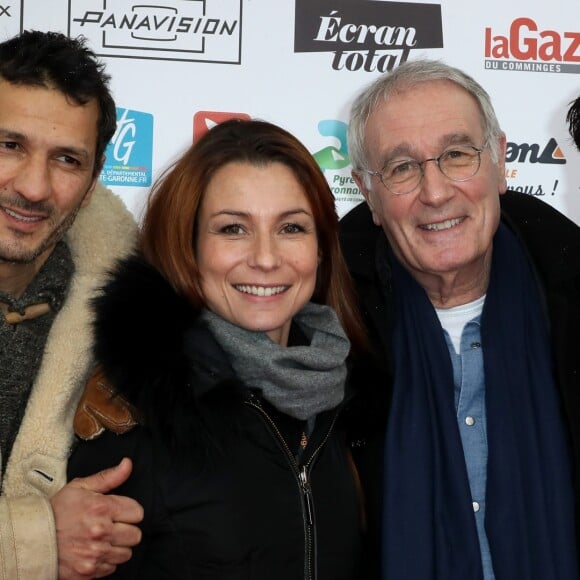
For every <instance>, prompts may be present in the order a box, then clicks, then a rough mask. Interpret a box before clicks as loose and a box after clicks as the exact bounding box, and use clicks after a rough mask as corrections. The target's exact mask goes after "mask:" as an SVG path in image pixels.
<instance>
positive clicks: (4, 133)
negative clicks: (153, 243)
mask: <svg viewBox="0 0 580 580" xmlns="http://www.w3.org/2000/svg"><path fill="white" fill-rule="evenodd" d="M103 68H104V67H103V65H102V64H101V63H99V62H98V61H97V60H96V58H95V55H94V53H93V52H92V51H90V50H89V49H88V48H87V47H86V46H85V44H84V41H83V40H82V39H76V40H75V39H69V38H67V37H66V36H64V35H62V34H57V33H50V32H48V33H45V32H37V31H29V32H24V33H23V34H21V35H19V36H16V37H14V38H12V39H10V40H7V41H5V42H3V43H1V44H0V367H1V368H2V373H1V374H0V456H1V470H0V481H1V485H2V487H1V495H0V578H1V579H2V580H17V579H33V578H34V579H56V578H57V577H58V578H60V579H78V578H89V577H90V578H94V577H102V576H106V575H108V574H110V573H111V572H113V571H114V569H115V567H116V565H117V564H119V563H121V562H124V561H126V560H128V559H129V558H130V556H131V547H132V546H134V545H135V544H136V543H138V541H139V540H140V531H139V529H138V527H137V526H136V525H135V524H136V523H138V522H139V521H140V520H141V518H142V509H141V507H140V506H139V505H138V504H137V503H136V502H134V501H133V500H130V499H128V498H124V497H120V496H115V495H106V493H107V492H109V491H111V490H112V489H114V488H116V487H117V486H119V485H120V484H122V483H123V482H124V481H125V480H126V479H127V477H128V476H129V474H130V471H131V463H130V462H129V460H124V461H123V462H122V463H121V464H120V465H119V466H116V467H112V468H111V469H109V470H106V471H104V472H101V473H98V474H95V475H94V476H92V477H88V478H85V479H83V480H80V479H79V480H75V481H72V482H70V483H68V484H66V462H67V458H68V455H69V453H70V448H71V445H72V443H73V429H72V418H73V415H74V411H75V409H76V405H77V402H78V399H79V397H80V394H81V392H82V390H83V387H84V383H85V380H86V378H87V375H88V373H89V372H90V371H91V367H92V358H91V347H92V340H91V320H92V319H91V312H90V299H91V298H92V297H93V296H94V295H95V291H96V289H97V288H98V287H99V286H100V285H101V284H102V282H103V280H104V276H105V275H106V272H107V270H108V269H109V268H110V267H111V266H112V264H113V263H114V261H115V260H116V259H117V258H119V257H121V256H123V255H125V254H126V253H127V252H128V251H129V250H130V249H132V246H133V243H134V238H135V233H136V226H135V223H134V220H133V219H132V217H131V216H130V214H129V212H128V211H127V210H126V208H125V207H124V206H123V204H122V202H121V201H120V200H119V199H118V198H117V197H115V196H114V195H113V194H112V193H111V192H110V191H108V190H106V189H105V188H104V187H102V186H101V185H99V184H98V176H99V173H100V170H101V168H102V165H103V161H104V151H105V147H106V145H107V143H108V141H109V140H110V139H111V137H112V136H113V133H114V131H115V127H116V110H115V103H114V101H113V99H112V96H111V94H110V92H109V88H108V82H109V77H108V76H107V75H106V74H104V71H103Z"/></svg>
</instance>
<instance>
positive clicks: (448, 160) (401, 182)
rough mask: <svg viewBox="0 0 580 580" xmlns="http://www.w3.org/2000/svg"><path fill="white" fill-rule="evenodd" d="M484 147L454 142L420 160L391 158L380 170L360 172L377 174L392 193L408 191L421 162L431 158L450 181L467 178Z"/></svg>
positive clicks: (421, 170) (413, 185) (414, 183)
mask: <svg viewBox="0 0 580 580" xmlns="http://www.w3.org/2000/svg"><path fill="white" fill-rule="evenodd" d="M486 147H487V143H484V144H483V146H482V147H474V146H473V145H456V146H454V147H450V148H449V149H446V150H445V151H443V153H441V155H439V157H430V158H429V159H424V160H423V161H417V160H416V159H393V160H392V161H389V162H388V163H387V164H386V165H385V166H384V167H383V169H382V171H370V170H369V169H363V170H362V171H363V172H364V173H368V174H369V175H373V176H375V177H378V178H379V179H380V180H381V182H382V184H383V185H384V186H385V187H386V188H387V189H388V190H389V191H390V192H391V193H394V194H395V195H405V194H407V193H411V192H412V191H413V190H414V189H416V188H417V187H418V185H419V184H420V183H421V180H422V179H423V176H424V175H425V168H424V165H425V163H427V162H428V161H434V162H435V163H436V164H437V167H439V170H440V171H441V173H443V175H445V176H446V177H449V179H452V180H453V181H467V180H468V179H471V178H472V177H473V176H474V175H475V174H476V173H477V172H478V171H479V168H480V166H481V153H482V151H483V150H484V149H485V148H486Z"/></svg>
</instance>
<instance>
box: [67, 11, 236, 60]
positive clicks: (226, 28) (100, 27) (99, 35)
mask: <svg viewBox="0 0 580 580" xmlns="http://www.w3.org/2000/svg"><path fill="white" fill-rule="evenodd" d="M68 33H69V35H70V36H77V35H80V34H82V35H83V36H86V37H87V38H89V39H90V42H91V45H92V47H94V50H95V52H97V53H98V54H99V55H101V56H107V57H124V58H140V59H157V60H183V61H194V62H214V63H229V64H240V62H241V60H240V59H241V42H242V0H155V2H154V3H151V4H147V3H144V2H136V1H135V2H133V3H132V2H112V1H111V0H109V1H107V0H69V31H68Z"/></svg>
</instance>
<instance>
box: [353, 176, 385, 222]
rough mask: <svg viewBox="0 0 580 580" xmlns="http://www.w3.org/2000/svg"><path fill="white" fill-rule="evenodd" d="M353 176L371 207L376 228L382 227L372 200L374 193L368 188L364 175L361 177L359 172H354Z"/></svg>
mask: <svg viewBox="0 0 580 580" xmlns="http://www.w3.org/2000/svg"><path fill="white" fill-rule="evenodd" d="M351 175H352V178H353V179H354V180H355V182H356V184H357V186H358V188H359V189H360V192H361V193H362V194H363V197H364V198H365V201H366V203H367V205H368V206H369V209H370V210H371V215H372V216H373V222H374V224H375V225H376V226H380V225H381V220H380V219H379V215H378V214H377V213H376V212H375V208H374V202H373V199H372V198H373V193H372V191H370V189H368V188H367V186H366V183H365V177H364V175H361V174H360V173H358V172H357V171H352V172H351Z"/></svg>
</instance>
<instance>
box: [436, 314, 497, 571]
mask: <svg viewBox="0 0 580 580" xmlns="http://www.w3.org/2000/svg"><path fill="white" fill-rule="evenodd" d="M480 319H481V316H477V317H476V318H474V319H473V320H471V321H470V322H468V323H467V324H466V325H465V327H464V329H463V333H462V334H461V342H460V352H459V354H457V352H456V351H455V348H454V347H453V344H452V342H451V339H450V338H449V335H448V333H447V332H446V331H444V333H445V340H446V341H447V347H448V348H449V354H450V356H451V361H452V363H453V383H454V385H455V410H456V412H457V423H458V425H459V433H460V435H461V442H462V444H463V454H464V456H465V463H466V465H467V475H468V478H469V486H470V489H471V498H472V502H473V513H474V515H475V523H476V526H477V534H478V536H479V545H480V549H481V558H482V564H483V577H484V578H485V580H494V579H495V576H494V573H493V566H492V561H491V553H490V551H489V543H488V540H487V534H486V532H485V525H484V523H485V489H486V482H487V452H488V446H487V425H486V412H485V376H484V369H483V351H482V347H481V325H480Z"/></svg>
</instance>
